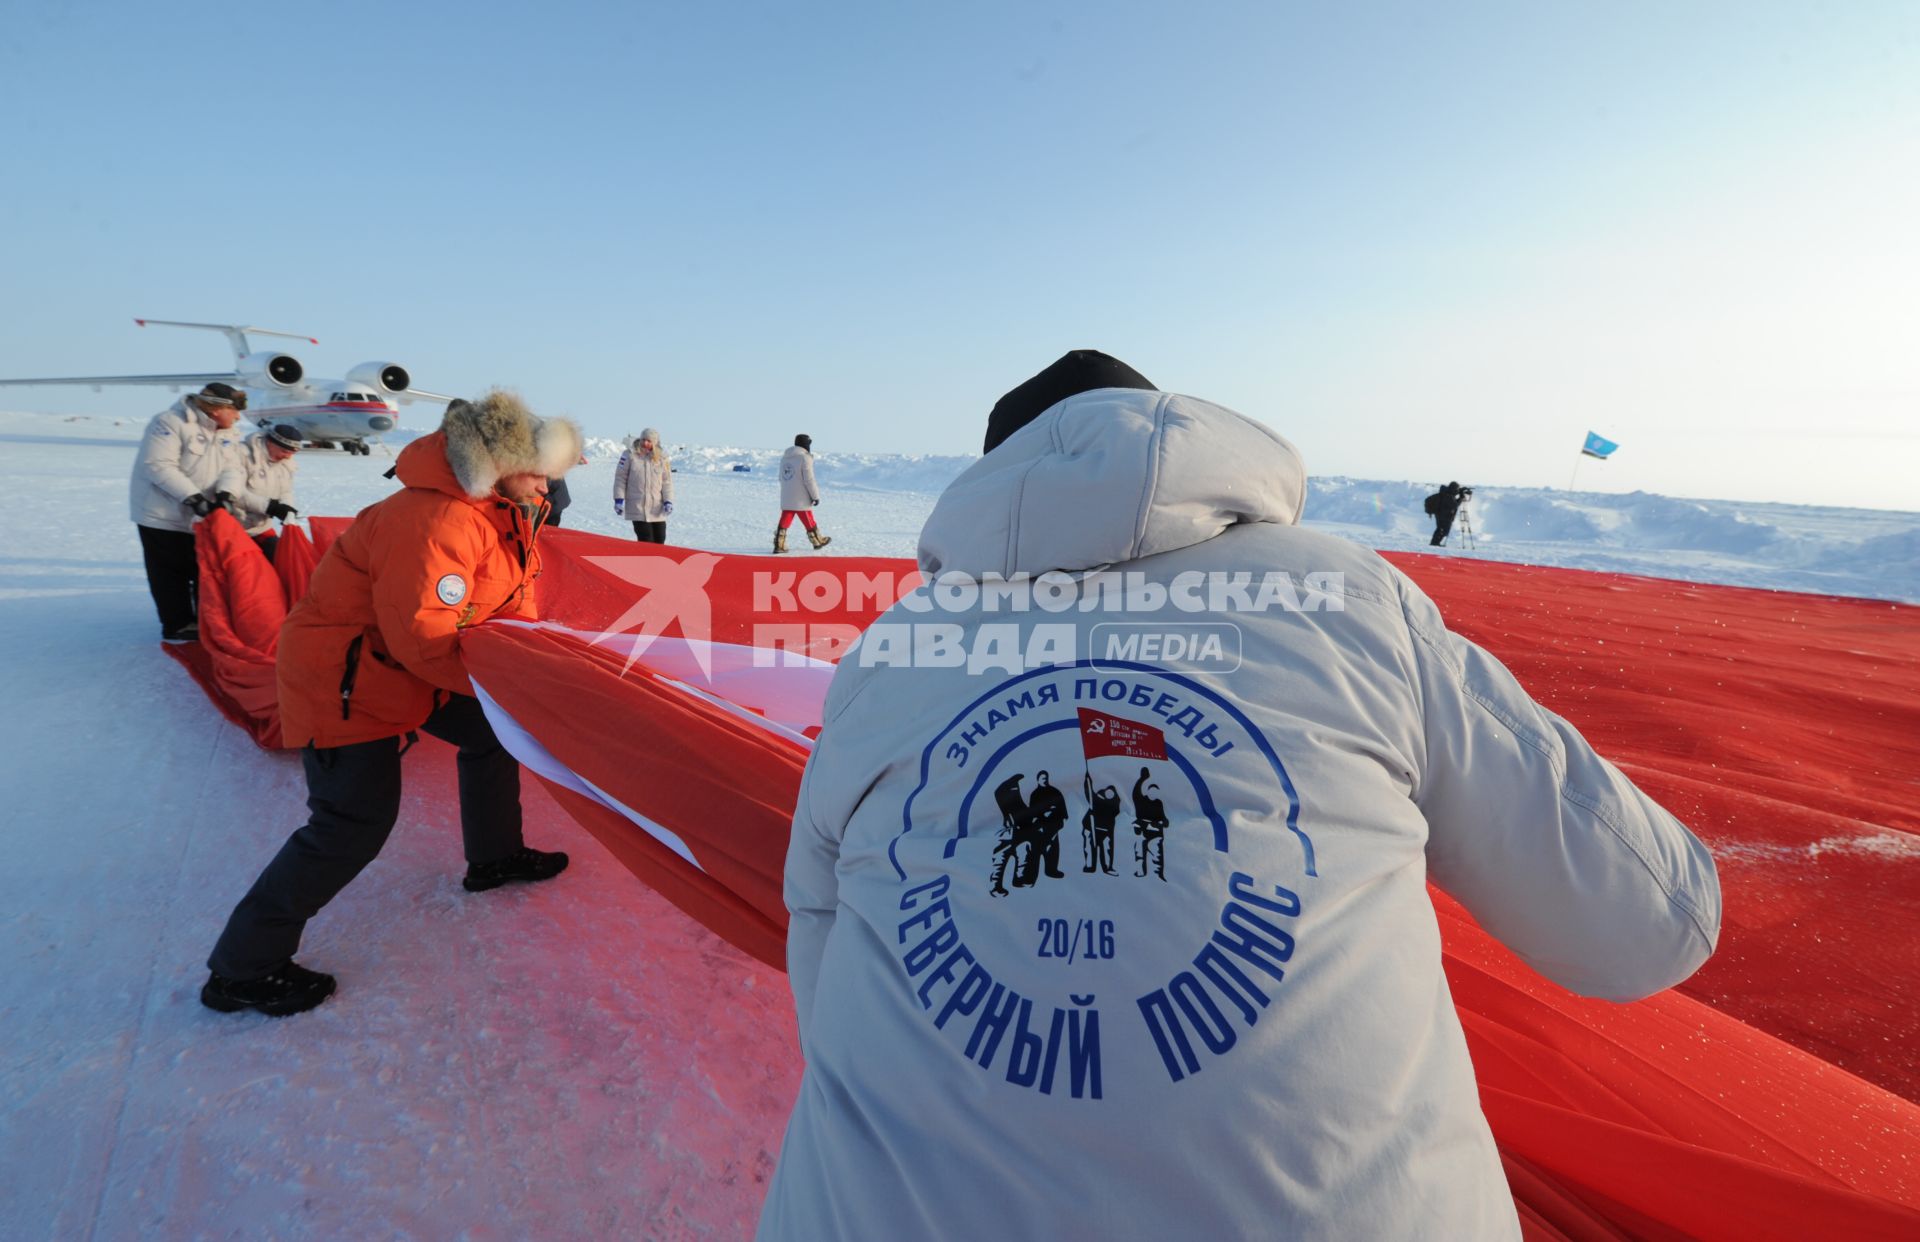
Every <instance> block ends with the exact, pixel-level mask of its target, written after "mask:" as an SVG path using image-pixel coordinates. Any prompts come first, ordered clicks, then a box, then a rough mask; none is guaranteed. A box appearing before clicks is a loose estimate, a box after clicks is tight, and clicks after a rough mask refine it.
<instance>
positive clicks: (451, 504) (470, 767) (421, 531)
mask: <svg viewBox="0 0 1920 1242" xmlns="http://www.w3.org/2000/svg"><path fill="white" fill-rule="evenodd" d="M580 445H581V438H580V429H579V428H578V427H576V426H574V425H573V423H571V422H569V421H567V420H565V419H557V418H556V419H542V418H538V417H536V416H535V415H534V414H533V412H532V411H530V410H528V409H527V407H526V406H525V405H524V404H523V403H522V402H521V400H520V398H519V397H517V396H515V395H513V394H512V393H507V392H500V391H497V390H496V391H494V392H490V393H488V394H487V395H486V396H485V397H482V398H481V399H480V400H479V401H477V402H466V401H455V402H453V403H452V404H451V405H449V406H448V407H447V413H446V417H445V418H444V419H443V420H442V421H441V424H440V430H438V431H436V432H434V433H433V434H432V435H429V436H425V437H422V438H421V439H419V440H416V441H414V442H413V443H412V444H409V445H407V447H406V448H404V449H402V450H401V452H400V458H399V461H398V462H396V463H395V466H394V470H395V473H396V475H397V476H398V477H399V480H400V483H401V487H402V490H401V491H399V492H397V493H395V494H394V495H392V496H389V497H388V498H387V499H385V500H383V501H381V502H379V503H378V504H376V505H373V506H371V507H369V508H366V509H362V510H361V511H360V514H359V516H357V517H356V518H354V521H353V525H352V526H351V527H349V528H348V529H347V531H346V533H345V534H343V535H341V536H340V537H339V538H338V539H336V540H334V542H333V545H332V546H331V547H329V548H328V549H327V554H326V556H324V557H323V558H322V559H321V561H320V564H319V566H318V567H317V568H316V569H315V570H314V573H313V580H312V584H311V585H310V586H309V587H308V589H307V594H306V597H305V598H303V599H302V600H301V601H300V602H299V603H298V604H296V605H295V606H294V609H293V611H292V612H291V613H289V614H288V615H287V620H286V624H285V625H284V626H282V627H281V630H280V646H279V651H278V658H277V660H276V665H275V667H276V669H277V672H278V680H279V691H280V724H281V730H282V733H283V735H284V736H285V738H286V740H287V742H288V743H289V744H290V745H294V746H299V747H301V748H302V749H301V752H300V754H301V762H302V765H303V766H304V768H305V769H306V777H307V806H308V808H309V809H310V810H311V812H312V815H311V817H310V818H309V819H308V821H307V824H306V826H305V827H304V828H301V829H300V830H299V831H297V832H295V833H294V834H293V835H292V836H291V837H289V838H288V839H287V843H286V844H285V845H283V846H281V848H280V852H279V853H278V854H276V855H274V858H273V861H272V862H270V863H268V864H267V868H266V870H265V871H263V872H261V873H260V878H259V879H257V880H255V881H254V883H253V887H252V889H251V890H249V891H248V893H247V895H246V896H245V897H244V898H242V899H241V901H240V904H239V906H237V907H236V908H235V909H234V911H233V914H232V916H231V917H230V918H229V919H228V920H227V926H226V930H225V931H223V932H222V933H221V934H220V940H219V942H218V943H217V944H215V945H214V948H213V953H212V955H211V956H210V957H208V959H207V967H208V969H209V970H210V971H211V972H212V973H211V974H210V975H209V977H208V979H207V983H206V986H205V987H203V988H202V989H201V991H200V1000H201V1002H202V1003H203V1004H205V1005H206V1006H207V1007H208V1008H210V1009H217V1010H220V1011H222V1012H227V1013H231V1012H235V1011H237V1010H242V1009H258V1010H260V1011H261V1012H262V1013H266V1014H269V1015H273V1016H276V1017H278V1016H282V1015H285V1014H291V1013H299V1012H301V1011H302V1010H306V1009H311V1008H313V1007H314V1006H315V1005H318V1004H319V1003H320V1002H321V1001H324V1000H325V999H326V998H327V997H328V996H329V995H331V994H332V992H333V989H334V980H333V976H331V975H327V974H322V973H320V972H318V971H314V970H309V969H307V968H306V967H304V966H302V965H300V964H299V963H297V962H295V961H294V960H293V955H294V953H295V952H296V951H297V950H298V949H299V947H300V934H301V931H302V930H303V929H304V928H305V927H306V924H307V920H309V919H311V918H313V917H314V916H315V915H316V914H318V913H319V912H320V910H321V909H322V908H323V907H324V906H325V905H326V904H327V903H328V902H329V901H331V900H333V898H334V897H335V896H336V895H337V894H338V893H339V892H340V890H341V889H343V888H345V887H346V886H347V885H348V883H350V882H351V881H352V880H353V878H354V877H355V876H357V875H359V874H360V871H361V869H362V868H364V867H365V866H366V865H367V864H368V863H370V862H372V861H373V860H374V857H375V856H376V855H378V854H379V853H380V848H381V847H382V846H383V845H385V844H386V840H387V835H388V834H389V833H390V832H392V830H393V825H394V821H395V820H396V819H397V818H398V817H399V814H400V757H401V755H403V754H404V753H406V749H407V747H406V746H405V745H402V743H401V739H402V738H403V737H404V738H406V739H408V741H407V745H411V743H412V740H413V738H414V735H415V731H416V730H425V731H426V732H428V733H431V734H432V735H433V736H435V737H437V738H440V739H442V740H444V741H447V742H450V743H452V744H453V745H454V746H457V747H458V748H459V758H458V761H457V763H458V770H459V787H460V833H461V837H462V839H463V842H464V845H465V849H466V857H467V874H466V879H465V880H464V881H462V883H463V886H464V887H465V888H466V889H467V891H469V892H476V893H477V892H483V891H485V890H487V889H491V888H498V887H499V886H500V885H502V884H509V883H513V882H516V881H529V880H548V879H552V878H553V877H554V876H556V875H558V874H560V872H561V871H563V870H564V869H565V868H566V865H567V856H566V855H565V854H561V853H548V852H545V851H541V850H535V849H529V848H528V847H527V845H526V843H525V841H524V840H523V839H522V837H521V834H520V828H521V820H520V765H519V763H518V762H516V761H515V759H514V758H513V756H512V755H511V754H509V753H508V752H507V750H506V748H505V747H503V746H502V745H501V744H500V739H499V738H498V737H496V736H495V735H494V732H493V726H492V725H491V724H490V723H489V722H488V721H487V718H486V715H485V714H484V713H483V712H482V711H481V708H480V703H479V700H478V699H476V698H475V697H474V694H473V683H472V682H471V681H470V680H469V679H468V677H467V672H466V668H465V666H464V664H463V663H462V662H461V656H460V641H461V636H462V634H463V633H464V632H465V631H466V630H467V629H469V628H470V627H472V626H475V625H479V624H480V623H481V622H483V621H486V620H489V619H491V618H493V617H518V618H525V619H528V620H531V619H533V618H535V617H536V616H537V615H538V614H537V612H536V610H535V606H534V604H535V601H534V594H533V590H534V580H535V579H536V578H538V577H539V574H540V552H539V549H538V548H537V547H536V546H535V539H536V536H537V534H538V532H539V529H540V526H541V524H542V519H543V518H544V517H545V516H546V507H547V505H546V488H547V480H548V479H549V478H554V477H557V476H559V475H562V474H564V473H566V471H567V469H568V467H570V466H572V465H573V463H574V462H575V461H576V460H577V459H578V457H579V455H580Z"/></svg>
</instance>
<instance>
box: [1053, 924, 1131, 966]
mask: <svg viewBox="0 0 1920 1242" xmlns="http://www.w3.org/2000/svg"><path fill="white" fill-rule="evenodd" d="M1039 932H1040V956H1041V957H1058V958H1064V959H1066V960H1068V961H1071V960H1072V959H1074V958H1075V957H1085V958H1108V959H1111V958H1112V957H1113V920H1112V919H1101V920H1100V921H1099V922H1098V923H1095V922H1094V921H1093V920H1092V919H1081V920H1080V921H1079V922H1077V923H1070V922H1068V921H1067V920H1066V919H1041V920H1040V925H1039Z"/></svg>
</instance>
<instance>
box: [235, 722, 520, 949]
mask: <svg viewBox="0 0 1920 1242" xmlns="http://www.w3.org/2000/svg"><path fill="white" fill-rule="evenodd" d="M421 728H423V729H425V730H426V731H427V732H428V733H431V734H432V735H433V736H435V737H437V738H440V739H441V740H442V741H446V742H451V743H453V744H454V745H455V746H458V747H459V748H460V755H459V759H458V766H459V772H460V835H461V836H462V837H463V838H464V843H465V845H466V852H467V861H468V862H469V863H484V862H492V861H493V860H494V859H496V858H504V857H506V856H507V855H508V854H511V853H513V852H514V851H515V850H517V849H519V848H520V846H521V844H522V840H521V836H520V764H519V761H518V760H516V759H514V757H513V756H512V755H510V754H508V753H507V750H506V748H505V747H504V746H502V745H501V744H500V739H499V738H498V737H496V736H494V732H493V726H492V725H491V724H489V723H488V722H487V717H486V714H485V713H484V712H482V711H481V710H480V701H479V700H478V699H475V698H473V697H472V696H471V695H465V694H456V695H454V696H453V697H452V698H451V699H450V700H449V701H448V703H447V705H446V706H444V707H442V708H440V709H439V710H438V711H436V712H434V713H433V715H431V716H429V717H428V718H427V722H426V723H425V724H424V725H422V726H421ZM400 754H401V746H400V739H399V738H397V737H386V738H381V739H380V740H379V741H376V742H357V743H355V744H354V745H352V746H333V747H325V748H317V747H313V746H309V747H307V748H306V750H304V751H303V752H301V759H302V761H303V762H304V763H305V765H306V769H307V809H308V810H309V811H310V812H311V815H310V817H309V818H308V820H307V825H306V827H304V828H302V829H300V830H299V831H298V832H296V833H294V834H293V835H292V836H291V837H288V838H287V843H286V844H285V845H283V846H281V847H280V852H279V853H278V854H275V855H274V856H273V861H272V862H270V863H268V864H267V869H266V870H265V871H262V872H261V873H260V878H259V879H257V880H255V881H254V882H253V887H252V888H251V889H250V890H248V892H247V895H246V896H245V897H243V898H241V900H240V904H239V905H238V906H236V907H235V908H234V911H233V915H232V916H231V917H230V918H228V919H227V929H226V930H225V931H223V932H221V933H220V940H219V943H217V944H215V945H214V947H213V954H212V956H210V957H209V958H208V959H207V965H208V967H210V968H211V969H212V970H213V971H214V973H216V974H221V975H225V976H226V977H227V978H229V979H258V978H259V977H261V976H262V975H265V974H269V973H271V972H272V971H274V970H275V969H277V968H279V967H280V966H282V965H284V964H286V962H287V961H288V959H290V958H291V957H292V956H293V955H294V953H295V951H297V950H298V949H299V948H300V933H301V932H302V931H303V930H305V928H306V925H307V920H308V919H310V918H312V917H313V916H314V915H316V914H318V913H320V911H321V909H322V908H323V907H324V906H325V905H326V904H327V903H328V902H329V901H332V900H333V899H334V897H335V896H337V895H338V894H339V892H340V890H341V889H343V888H345V887H346V886H347V885H348V884H349V883H351V882H352V881H353V878H354V877H355V876H357V875H359V874H360V872H361V871H362V870H364V869H365V867H366V865H367V864H368V863H370V862H372V861H373V860H374V858H375V857H376V856H377V855H378V854H379V853H380V848H381V847H382V846H384V845H385V844H386V843H387V836H388V834H390V833H391V832H392V831H393V825H394V821H395V820H397V819H398V818H399V817H400Z"/></svg>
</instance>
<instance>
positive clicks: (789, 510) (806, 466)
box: [773, 435, 833, 552]
mask: <svg viewBox="0 0 1920 1242" xmlns="http://www.w3.org/2000/svg"><path fill="white" fill-rule="evenodd" d="M819 503H820V485H819V484H818V483H816V482H814V479H813V437H812V436H805V435H801V436H795V437H794V438H793V447H792V448H790V449H788V450H787V451H786V452H785V453H784V454H783V455H782V456H781V458H780V524H779V525H778V526H776V527H774V528H773V550H774V551H775V552H785V551H786V550H787V527H789V526H791V525H792V524H793V519H795V518H799V519H800V525H802V526H804V527H806V528H807V542H808V543H811V544H812V545H813V546H814V548H815V549H816V550H817V549H819V548H824V547H826V546H827V545H828V544H830V543H832V542H833V536H832V535H823V534H821V533H820V527H819V525H818V524H817V523H815V522H814V520H813V510H814V506H816V505H818V504H819Z"/></svg>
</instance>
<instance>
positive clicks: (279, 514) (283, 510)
mask: <svg viewBox="0 0 1920 1242" xmlns="http://www.w3.org/2000/svg"><path fill="white" fill-rule="evenodd" d="M298 512H300V510H298V509H296V508H294V507H293V506H292V505H290V504H288V503H287V502H286V501H284V500H269V501H268V502H267V516H268V517H270V518H275V519H277V520H279V521H282V522H284V521H286V520H287V519H288V518H290V517H292V516H293V515H294V514H296V513H298Z"/></svg>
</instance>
